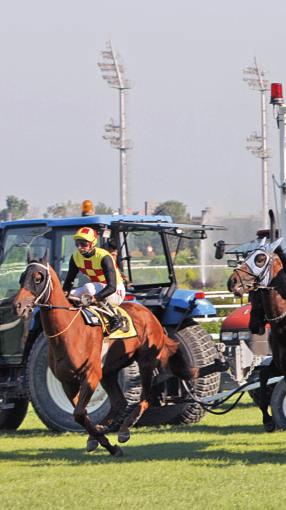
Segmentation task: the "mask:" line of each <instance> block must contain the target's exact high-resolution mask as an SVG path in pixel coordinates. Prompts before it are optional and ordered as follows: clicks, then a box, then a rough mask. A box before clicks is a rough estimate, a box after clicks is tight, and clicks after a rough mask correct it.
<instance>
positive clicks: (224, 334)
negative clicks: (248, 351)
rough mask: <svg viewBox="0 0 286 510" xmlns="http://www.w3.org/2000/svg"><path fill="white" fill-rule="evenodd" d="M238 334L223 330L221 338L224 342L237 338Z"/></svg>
mask: <svg viewBox="0 0 286 510" xmlns="http://www.w3.org/2000/svg"><path fill="white" fill-rule="evenodd" d="M236 338H237V337H236V334H235V336H234V334H233V332H232V331H223V332H222V334H221V339H222V341H223V342H231V341H232V340H234V339H236Z"/></svg>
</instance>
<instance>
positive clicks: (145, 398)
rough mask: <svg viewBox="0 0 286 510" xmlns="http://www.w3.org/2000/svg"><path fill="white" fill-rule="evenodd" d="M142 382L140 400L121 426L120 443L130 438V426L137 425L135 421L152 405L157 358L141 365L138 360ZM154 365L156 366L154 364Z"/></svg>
mask: <svg viewBox="0 0 286 510" xmlns="http://www.w3.org/2000/svg"><path fill="white" fill-rule="evenodd" d="M138 365H139V370H140V376H141V383H142V392H141V396H140V402H139V404H137V406H136V407H135V409H134V410H133V411H132V412H131V413H130V414H129V415H128V416H127V417H126V418H125V420H124V421H123V423H122V425H121V426H120V429H119V432H118V441H119V442H120V443H125V442H126V441H128V440H129V438H130V430H129V429H130V427H132V426H133V425H135V423H137V422H138V420H140V418H141V416H142V415H143V413H145V411H146V410H147V409H148V407H149V405H150V395H151V386H152V377H153V369H154V368H155V365H156V363H155V360H154V363H152V364H150V365H147V364H144V365H141V364H140V361H139V360H138ZM153 365H154V366H153Z"/></svg>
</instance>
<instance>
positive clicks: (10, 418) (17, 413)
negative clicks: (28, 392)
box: [0, 398, 29, 430]
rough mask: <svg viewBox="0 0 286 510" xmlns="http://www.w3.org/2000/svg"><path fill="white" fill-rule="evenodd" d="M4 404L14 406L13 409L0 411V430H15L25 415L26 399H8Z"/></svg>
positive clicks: (26, 408) (27, 402) (27, 401)
mask: <svg viewBox="0 0 286 510" xmlns="http://www.w3.org/2000/svg"><path fill="white" fill-rule="evenodd" d="M5 404H14V407H11V409H2V410H0V430H16V429H17V428H18V427H20V425H21V423H22V422H23V420H24V418H25V416H26V414H27V410H28V405H29V400H28V399H27V398H9V399H8V400H6V401H5Z"/></svg>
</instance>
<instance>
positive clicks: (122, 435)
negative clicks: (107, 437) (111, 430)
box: [117, 431, 130, 443]
mask: <svg viewBox="0 0 286 510" xmlns="http://www.w3.org/2000/svg"><path fill="white" fill-rule="evenodd" d="M117 437H118V441H119V443H126V442H127V441H129V439H130V432H129V431H128V432H118V436H117Z"/></svg>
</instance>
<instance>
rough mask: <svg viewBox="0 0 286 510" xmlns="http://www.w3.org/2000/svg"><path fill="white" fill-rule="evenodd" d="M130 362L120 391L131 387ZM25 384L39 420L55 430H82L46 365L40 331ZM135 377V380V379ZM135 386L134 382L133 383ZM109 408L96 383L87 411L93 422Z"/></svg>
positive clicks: (43, 339)
mask: <svg viewBox="0 0 286 510" xmlns="http://www.w3.org/2000/svg"><path fill="white" fill-rule="evenodd" d="M131 367H132V365H131V366H130V367H128V369H129V370H128V369H124V371H125V372H126V373H124V377H123V380H124V384H123V386H124V391H126V392H127V393H128V391H129V388H130V387H133V386H134V385H133V380H132V377H134V376H133V372H132V368H131ZM26 380H27V387H28V391H29V395H30V400H31V402H32V405H33V408H34V410H35V412H36V414H37V415H38V417H39V418H40V420H41V421H42V422H43V423H44V424H45V425H46V426H47V427H48V428H49V429H50V430H54V431H57V432H66V431H71V432H82V431H83V430H84V429H83V428H82V427H81V426H80V425H79V424H78V423H76V422H75V421H74V417H73V407H72V405H71V403H70V402H69V400H68V398H67V397H66V395H65V393H64V391H63V387H62V385H61V383H60V382H59V381H58V380H57V379H56V377H55V376H54V375H53V373H52V371H51V370H50V368H49V367H48V342H47V339H46V337H45V335H44V333H41V334H40V335H39V336H38V338H37V339H36V341H35V343H34V345H33V347H32V349H31V351H30V355H29V358H28V363H27V370H26ZM136 380H137V379H136ZM135 386H136V384H135ZM109 409H110V403H109V399H108V397H107V394H106V392H105V391H104V390H103V388H102V386H101V385H100V384H99V385H98V387H97V389H96V390H95V392H94V394H93V397H92V398H91V401H90V403H89V405H88V406H87V412H88V414H89V417H90V418H91V420H92V422H93V423H99V422H100V421H101V420H102V419H103V418H104V417H105V416H106V414H107V413H108V411H109Z"/></svg>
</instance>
